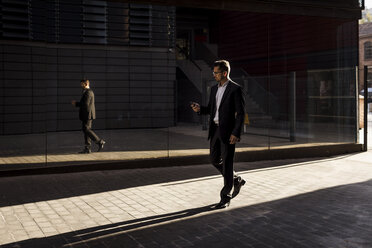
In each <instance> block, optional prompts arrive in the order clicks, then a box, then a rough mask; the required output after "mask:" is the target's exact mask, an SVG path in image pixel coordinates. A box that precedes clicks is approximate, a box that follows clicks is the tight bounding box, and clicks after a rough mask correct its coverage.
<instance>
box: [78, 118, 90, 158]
mask: <svg viewBox="0 0 372 248" xmlns="http://www.w3.org/2000/svg"><path fill="white" fill-rule="evenodd" d="M89 122H90V123H89ZM91 125H92V122H91V121H89V120H88V121H83V122H82V130H83V133H84V143H85V148H84V150H83V151H81V152H80V153H91V152H92V150H91V145H92V140H91V138H90V137H89V132H88V130H89V129H90V127H91Z"/></svg>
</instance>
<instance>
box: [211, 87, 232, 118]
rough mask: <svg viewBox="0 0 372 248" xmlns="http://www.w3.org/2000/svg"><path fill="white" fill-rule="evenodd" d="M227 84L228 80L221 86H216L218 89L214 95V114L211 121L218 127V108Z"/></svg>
mask: <svg viewBox="0 0 372 248" xmlns="http://www.w3.org/2000/svg"><path fill="white" fill-rule="evenodd" d="M228 83H229V80H227V81H226V82H225V83H224V84H223V85H220V84H218V89H217V93H216V114H215V115H214V118H213V121H214V123H216V124H217V125H218V121H219V120H218V110H219V108H220V104H221V100H222V97H223V94H224V93H225V90H226V86H227V84H228Z"/></svg>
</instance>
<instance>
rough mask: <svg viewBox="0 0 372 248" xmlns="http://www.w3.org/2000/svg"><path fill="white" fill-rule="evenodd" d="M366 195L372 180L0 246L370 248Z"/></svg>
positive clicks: (371, 226)
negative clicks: (255, 203) (253, 202)
mask: <svg viewBox="0 0 372 248" xmlns="http://www.w3.org/2000/svg"><path fill="white" fill-rule="evenodd" d="M371 193H372V180H370V181H366V182H362V183H356V184H349V185H343V186H337V187H333V188H327V189H322V190H318V191H315V192H310V193H306V194H301V195H296V196H292V197H288V198H285V199H280V200H276V201H271V202H266V203H262V204H257V205H250V206H245V207H241V208H232V207H230V208H228V209H225V210H217V211H213V212H209V208H208V206H206V207H201V208H195V209H189V210H184V211H180V212H175V213H169V214H164V215H156V216H151V217H148V218H142V219H136V220H131V221H124V222H119V223H114V224H109V225H103V226H98V227H94V228H87V229H83V230H79V231H75V232H69V233H64V234H60V235H55V236H51V237H46V238H38V239H30V240H25V241H21V242H17V243H12V244H7V245H4V246H3V247H4V248H11V247H38V248H39V247H63V246H66V247H126V248H129V247H191V246H193V247H221V248H222V247H224V248H225V247H255V248H257V247H275V248H281V247H287V248H288V247H296V248H302V247H307V248H314V247H317V248H319V247H371V246H370V245H371V244H372V236H371V230H372V222H371V221H370V220H371V218H372V208H371V206H372V198H371V197H370V196H371ZM238 199H239V197H238V198H237V199H236V201H238Z"/></svg>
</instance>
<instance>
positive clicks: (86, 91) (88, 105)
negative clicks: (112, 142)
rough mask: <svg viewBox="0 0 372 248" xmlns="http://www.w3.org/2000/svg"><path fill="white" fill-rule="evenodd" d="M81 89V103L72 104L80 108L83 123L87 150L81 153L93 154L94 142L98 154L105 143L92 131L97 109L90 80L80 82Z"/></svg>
mask: <svg viewBox="0 0 372 248" xmlns="http://www.w3.org/2000/svg"><path fill="white" fill-rule="evenodd" d="M80 85H81V88H83V94H82V96H81V99H80V101H79V102H77V101H75V100H72V101H71V104H72V105H73V106H76V107H78V108H79V119H80V120H81V122H82V130H83V133H84V139H85V148H84V150H83V151H81V152H79V153H91V152H92V150H91V144H92V140H93V142H94V143H96V144H97V145H98V152H99V151H101V150H102V149H103V146H104V145H105V143H106V142H105V141H104V140H103V139H100V138H99V137H98V136H97V135H96V134H95V133H94V132H93V130H92V122H93V120H94V119H96V107H95V105H94V93H93V90H92V89H91V88H90V82H89V80H88V79H83V80H81V81H80Z"/></svg>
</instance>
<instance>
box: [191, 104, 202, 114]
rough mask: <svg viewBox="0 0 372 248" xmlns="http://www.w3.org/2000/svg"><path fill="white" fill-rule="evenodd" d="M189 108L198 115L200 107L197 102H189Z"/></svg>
mask: <svg viewBox="0 0 372 248" xmlns="http://www.w3.org/2000/svg"><path fill="white" fill-rule="evenodd" d="M190 107H191V108H192V110H194V112H196V113H199V112H200V105H199V103H197V102H190Z"/></svg>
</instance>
